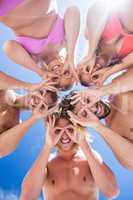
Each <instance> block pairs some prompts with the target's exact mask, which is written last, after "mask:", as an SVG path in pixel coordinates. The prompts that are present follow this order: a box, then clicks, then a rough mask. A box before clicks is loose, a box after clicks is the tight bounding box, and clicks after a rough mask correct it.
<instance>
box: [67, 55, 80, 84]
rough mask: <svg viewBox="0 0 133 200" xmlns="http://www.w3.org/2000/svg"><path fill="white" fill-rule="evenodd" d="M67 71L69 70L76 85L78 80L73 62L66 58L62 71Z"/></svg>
mask: <svg viewBox="0 0 133 200" xmlns="http://www.w3.org/2000/svg"><path fill="white" fill-rule="evenodd" d="M67 69H69V70H70V71H71V73H72V74H73V77H74V78H75V81H76V83H78V82H79V78H78V73H77V70H76V68H75V65H74V61H73V60H71V59H69V58H66V60H65V63H64V69H63V70H64V71H65V70H67Z"/></svg>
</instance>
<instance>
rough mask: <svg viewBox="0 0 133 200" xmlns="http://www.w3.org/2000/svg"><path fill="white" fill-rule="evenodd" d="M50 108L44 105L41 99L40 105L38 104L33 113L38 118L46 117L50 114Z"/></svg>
mask: <svg viewBox="0 0 133 200" xmlns="http://www.w3.org/2000/svg"><path fill="white" fill-rule="evenodd" d="M48 114H49V113H48V109H47V108H46V107H45V106H44V104H43V102H42V101H41V103H40V104H39V105H37V106H36V107H35V108H34V109H33V113H32V115H33V116H34V117H35V118H36V119H41V118H44V117H46V116H47V115H48Z"/></svg>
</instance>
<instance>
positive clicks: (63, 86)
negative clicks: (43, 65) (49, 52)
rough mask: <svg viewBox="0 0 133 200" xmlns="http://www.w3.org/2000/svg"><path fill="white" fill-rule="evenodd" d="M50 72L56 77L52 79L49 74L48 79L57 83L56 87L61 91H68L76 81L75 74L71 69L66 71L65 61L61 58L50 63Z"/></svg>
mask: <svg viewBox="0 0 133 200" xmlns="http://www.w3.org/2000/svg"><path fill="white" fill-rule="evenodd" d="M48 72H50V73H51V74H53V75H55V76H53V77H52V78H51V77H49V74H48V75H47V78H50V79H52V81H53V82H55V86H56V87H57V88H59V89H60V90H62V91H66V90H69V89H71V87H72V86H73V84H74V81H75V80H74V77H73V74H72V72H71V70H70V68H69V67H68V68H66V67H65V69H64V60H63V59H61V58H60V57H59V58H55V59H54V60H52V61H51V62H49V63H48Z"/></svg>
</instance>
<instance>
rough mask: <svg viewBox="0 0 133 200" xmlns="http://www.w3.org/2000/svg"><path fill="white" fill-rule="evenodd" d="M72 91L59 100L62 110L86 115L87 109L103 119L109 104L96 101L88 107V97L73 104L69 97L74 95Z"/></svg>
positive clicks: (108, 109) (108, 111)
mask: <svg viewBox="0 0 133 200" xmlns="http://www.w3.org/2000/svg"><path fill="white" fill-rule="evenodd" d="M74 94H75V93H74V91H73V92H71V93H70V94H69V95H66V96H65V97H64V99H63V100H62V102H61V107H62V110H63V111H62V112H64V114H65V113H67V110H70V111H72V112H74V113H75V114H77V115H79V116H83V117H87V109H89V110H90V111H92V112H93V113H94V114H95V115H96V116H97V117H98V118H99V119H103V118H105V117H107V116H108V115H109V114H110V107H109V104H107V103H105V102H103V101H101V100H100V101H98V102H97V103H95V104H94V105H93V106H92V107H90V108H88V106H87V104H89V103H90V101H89V99H88V98H86V99H85V102H84V103H83V102H81V101H79V102H77V103H75V104H74V105H72V104H71V101H72V100H71V97H72V96H73V95H74Z"/></svg>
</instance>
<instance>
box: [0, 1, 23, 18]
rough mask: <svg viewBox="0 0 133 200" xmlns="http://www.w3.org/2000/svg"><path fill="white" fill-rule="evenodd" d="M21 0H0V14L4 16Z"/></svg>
mask: <svg viewBox="0 0 133 200" xmlns="http://www.w3.org/2000/svg"><path fill="white" fill-rule="evenodd" d="M22 2H23V0H11V1H9V0H2V1H1V2H0V16H6V15H7V14H8V13H9V12H11V11H12V10H13V9H15V8H16V7H17V6H18V5H19V4H20V3H22Z"/></svg>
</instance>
